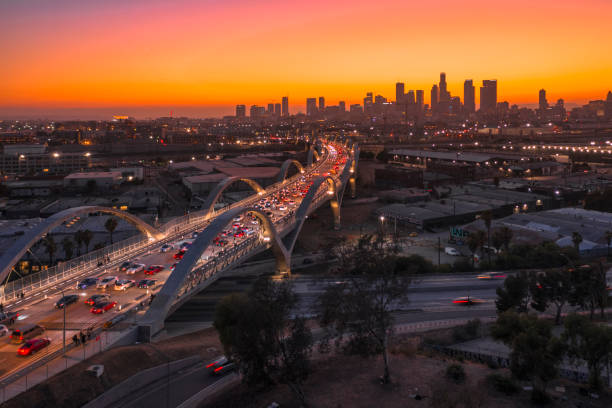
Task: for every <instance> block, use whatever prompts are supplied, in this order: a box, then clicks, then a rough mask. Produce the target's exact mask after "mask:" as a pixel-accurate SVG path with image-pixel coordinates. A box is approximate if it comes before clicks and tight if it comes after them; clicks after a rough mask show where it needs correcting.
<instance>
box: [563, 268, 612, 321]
mask: <svg viewBox="0 0 612 408" xmlns="http://www.w3.org/2000/svg"><path fill="white" fill-rule="evenodd" d="M571 277H572V292H571V295H570V304H571V305H572V306H578V307H580V308H581V309H583V310H588V311H589V312H590V318H591V320H592V319H593V316H594V314H595V309H597V308H599V309H600V313H601V317H604V310H605V308H606V307H607V305H608V290H607V282H606V271H605V269H604V267H603V265H602V264H601V263H600V264H599V266H597V267H592V266H591V265H582V266H580V267H578V268H576V270H574V271H573V272H572V274H571Z"/></svg>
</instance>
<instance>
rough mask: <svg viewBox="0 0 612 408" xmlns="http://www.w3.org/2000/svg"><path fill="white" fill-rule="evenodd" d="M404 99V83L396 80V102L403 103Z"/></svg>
mask: <svg viewBox="0 0 612 408" xmlns="http://www.w3.org/2000/svg"><path fill="white" fill-rule="evenodd" d="M403 100H404V83H403V82H396V83H395V103H397V104H398V105H399V104H401V103H403Z"/></svg>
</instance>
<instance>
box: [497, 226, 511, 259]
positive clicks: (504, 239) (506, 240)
mask: <svg viewBox="0 0 612 408" xmlns="http://www.w3.org/2000/svg"><path fill="white" fill-rule="evenodd" d="M513 235H514V234H513V232H512V230H511V229H510V228H508V227H501V228H498V229H496V230H495V232H493V241H494V242H495V241H498V242H499V243H500V244H499V248H501V247H504V250H505V252H506V253H507V252H508V250H509V248H510V243H511V242H512V236H513ZM493 245H495V244H493ZM496 248H497V247H496ZM499 248H497V249H499Z"/></svg>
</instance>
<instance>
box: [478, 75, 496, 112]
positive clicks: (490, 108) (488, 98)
mask: <svg viewBox="0 0 612 408" xmlns="http://www.w3.org/2000/svg"><path fill="white" fill-rule="evenodd" d="M496 107H497V79H492V80H487V79H485V80H483V81H482V86H481V87H480V110H481V111H482V112H483V113H493V112H495V109H496Z"/></svg>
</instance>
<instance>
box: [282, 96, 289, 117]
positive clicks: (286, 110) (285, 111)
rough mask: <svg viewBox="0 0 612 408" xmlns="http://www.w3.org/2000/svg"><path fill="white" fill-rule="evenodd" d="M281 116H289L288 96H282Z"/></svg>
mask: <svg viewBox="0 0 612 408" xmlns="http://www.w3.org/2000/svg"><path fill="white" fill-rule="evenodd" d="M282 114H283V116H289V97H288V96H283V112H282Z"/></svg>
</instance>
